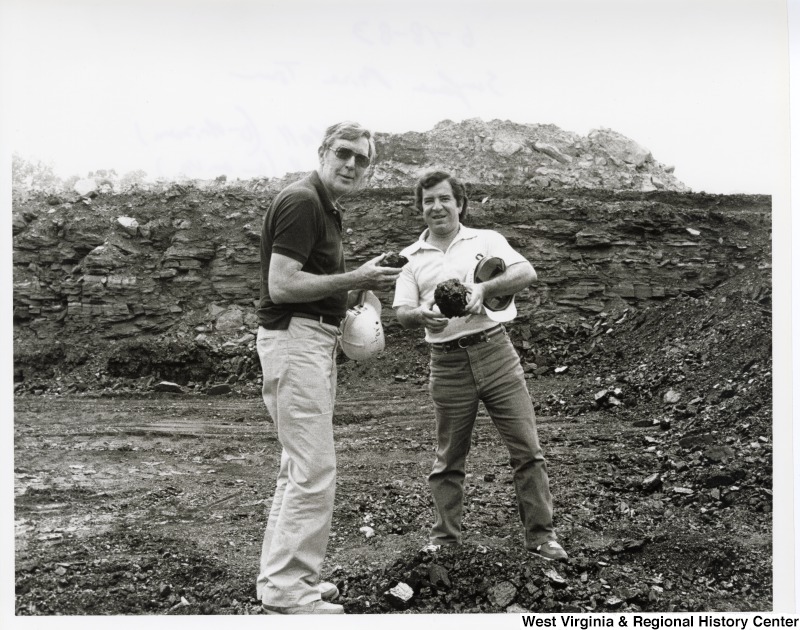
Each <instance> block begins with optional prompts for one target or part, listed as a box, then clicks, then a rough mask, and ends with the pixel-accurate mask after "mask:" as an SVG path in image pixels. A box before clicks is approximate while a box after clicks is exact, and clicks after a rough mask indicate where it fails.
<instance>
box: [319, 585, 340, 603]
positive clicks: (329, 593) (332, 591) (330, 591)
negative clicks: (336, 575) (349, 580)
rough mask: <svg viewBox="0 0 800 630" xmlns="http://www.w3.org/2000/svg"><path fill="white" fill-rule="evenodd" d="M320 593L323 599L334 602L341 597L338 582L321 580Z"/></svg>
mask: <svg viewBox="0 0 800 630" xmlns="http://www.w3.org/2000/svg"><path fill="white" fill-rule="evenodd" d="M319 593H320V595H322V599H323V601H326V602H332V601H333V600H334V599H336V598H337V597H339V589H338V588H336V584H334V583H333V582H320V583H319Z"/></svg>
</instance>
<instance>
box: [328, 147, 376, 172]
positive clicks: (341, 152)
mask: <svg viewBox="0 0 800 630" xmlns="http://www.w3.org/2000/svg"><path fill="white" fill-rule="evenodd" d="M331 151H333V154H334V155H335V156H336V157H337V158H339V159H340V160H342V162H347V161H348V160H349V159H350V158H351V157H355V158H356V166H358V167H359V168H367V167H368V166H369V163H370V159H369V158H368V157H367V156H366V155H364V154H363V153H356V152H355V151H353V150H351V149H347V148H345V147H339V148H338V149H331Z"/></svg>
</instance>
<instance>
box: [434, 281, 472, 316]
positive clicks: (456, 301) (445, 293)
mask: <svg viewBox="0 0 800 630" xmlns="http://www.w3.org/2000/svg"><path fill="white" fill-rule="evenodd" d="M433 299H434V301H435V302H436V306H438V307H439V310H440V311H441V312H442V315H444V316H445V317H461V316H462V315H465V314H466V312H465V311H464V307H465V306H466V305H467V287H465V286H464V285H463V284H461V283H460V282H459V281H458V280H455V279H453V280H445V281H444V282H440V283H439V284H438V285H437V286H436V290H435V291H434V292H433Z"/></svg>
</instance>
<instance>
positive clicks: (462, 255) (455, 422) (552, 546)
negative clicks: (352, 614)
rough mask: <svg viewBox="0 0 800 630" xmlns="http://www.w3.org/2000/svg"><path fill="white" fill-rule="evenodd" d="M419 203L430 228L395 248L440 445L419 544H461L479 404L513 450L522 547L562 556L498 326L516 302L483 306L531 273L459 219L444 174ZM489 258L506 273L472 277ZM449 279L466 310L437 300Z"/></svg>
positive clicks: (531, 431) (498, 241)
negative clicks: (422, 344)
mask: <svg viewBox="0 0 800 630" xmlns="http://www.w3.org/2000/svg"><path fill="white" fill-rule="evenodd" d="M415 201H416V206H417V208H418V209H419V210H421V211H422V217H423V219H424V221H425V223H426V224H427V226H428V227H427V229H426V230H425V231H424V232H423V233H422V235H421V236H420V238H419V240H418V241H416V242H415V243H413V244H412V245H410V246H408V247H406V248H405V249H404V250H403V251H402V252H401V254H402V255H403V256H405V257H406V258H408V261H409V262H408V263H407V264H406V265H405V267H404V268H403V271H402V273H401V274H400V277H399V278H398V280H397V286H396V289H395V297H394V303H393V307H394V308H395V311H396V313H397V318H398V320H399V321H400V324H401V325H402V326H404V327H405V328H419V327H422V328H424V329H425V341H427V342H428V343H429V344H430V348H431V363H430V367H431V370H430V391H431V396H432V398H433V403H434V408H435V413H436V433H437V440H438V446H437V450H436V459H435V461H434V464H433V470H432V471H431V474H430V475H429V476H428V482H429V484H430V488H431V493H432V494H433V501H434V505H435V507H436V522H435V523H434V525H433V527H432V529H431V532H430V540H429V544H428V545H427V546H426V547H424V549H423V550H424V551H426V552H429V553H435V552H436V551H438V550H439V549H440V548H441V546H442V545H454V544H459V543H461V538H462V536H461V516H462V511H463V503H464V477H465V464H466V458H467V454H468V452H469V448H470V442H471V437H472V428H473V426H474V424H475V418H476V416H477V412H478V404H479V402H481V401H482V402H483V404H484V406H485V407H486V411H487V412H488V413H489V416H490V417H491V418H492V421H493V422H494V424H495V426H496V427H497V429H498V431H499V432H500V435H501V436H502V438H503V440H504V442H505V444H506V446H507V448H508V451H509V454H510V456H511V465H512V467H513V469H514V489H515V491H516V494H517V503H518V507H519V514H520V518H521V520H522V524H523V527H524V529H525V547H526V548H527V549H529V550H531V551H532V552H534V553H537V554H539V555H540V556H542V557H543V558H546V559H548V560H567V554H566V552H565V551H564V549H562V547H561V545H559V544H558V542H556V534H555V531H554V528H553V500H552V497H551V494H550V483H549V480H548V477H547V466H546V464H545V460H544V456H543V454H542V449H541V447H540V446H539V439H538V436H537V432H536V418H535V415H534V411H533V404H532V403H531V398H530V395H529V393H528V389H527V387H526V385H525V377H524V374H523V370H522V366H521V364H520V360H519V356H518V355H517V352H516V350H514V347H513V346H512V344H511V341H510V340H509V338H508V335H507V334H506V331H505V327H504V326H503V325H502V323H498V322H502V321H508V320H509V319H511V318H513V316H514V315H515V314H516V308H515V306H514V302H513V299H512V300H510V301H509V300H506V301H505V302H506V303H507V306H506V308H505V309H503V308H498V310H493V309H487V308H486V306H485V304H493V305H496V304H497V301H498V299H499V298H501V297H502V296H510V295H513V294H514V293H517V292H518V291H521V290H522V289H524V288H525V287H527V286H529V285H530V284H532V283H533V282H534V281H535V280H536V272H535V271H534V269H533V267H532V266H531V264H530V263H529V262H528V261H527V260H526V259H525V258H524V257H523V256H522V255H520V254H519V253H518V252H516V251H515V250H514V249H513V248H512V247H511V246H510V245H509V244H508V242H507V241H506V239H505V238H504V237H503V236H502V235H501V234H499V233H498V232H495V231H493V230H478V229H473V228H470V227H467V226H465V225H463V221H464V219H465V218H466V216H467V196H466V190H465V188H464V186H463V184H461V182H459V181H458V180H457V179H456V178H454V177H452V176H451V175H450V174H448V173H445V172H442V171H434V172H431V173H427V174H426V175H423V176H422V177H421V178H420V180H419V181H418V182H417V185H416V189H415ZM492 258H499V259H502V261H503V263H504V267H505V270H504V271H503V272H502V273H500V274H499V275H496V276H494V277H492V278H491V279H487V280H485V281H483V282H480V281H479V282H474V281H473V274H474V273H475V268H476V265H477V264H478V262H479V261H480V260H482V259H492ZM449 279H456V280H458V281H460V282H461V283H463V284H465V285H466V286H467V288H468V290H469V293H468V295H467V302H466V306H465V309H464V310H465V313H466V315H465V316H462V317H452V318H448V317H445V316H443V315H442V313H441V312H440V311H439V310H438V307H436V306H435V305H434V291H435V289H436V286H437V285H438V284H439V283H441V282H443V281H445V280H449Z"/></svg>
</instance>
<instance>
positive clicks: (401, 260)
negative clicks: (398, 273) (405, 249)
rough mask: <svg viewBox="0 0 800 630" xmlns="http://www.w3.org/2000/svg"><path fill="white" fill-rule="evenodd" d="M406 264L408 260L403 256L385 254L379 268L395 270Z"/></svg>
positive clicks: (390, 253) (392, 253) (394, 253)
mask: <svg viewBox="0 0 800 630" xmlns="http://www.w3.org/2000/svg"><path fill="white" fill-rule="evenodd" d="M407 262H408V258H406V257H405V256H401V255H400V254H398V253H396V252H389V253H388V254H386V258H384V259H383V260H382V261H381V267H394V268H395V269H399V268H400V267H402V266H403V265H405V264H406V263H407Z"/></svg>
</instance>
